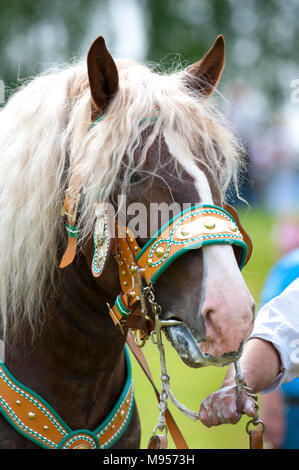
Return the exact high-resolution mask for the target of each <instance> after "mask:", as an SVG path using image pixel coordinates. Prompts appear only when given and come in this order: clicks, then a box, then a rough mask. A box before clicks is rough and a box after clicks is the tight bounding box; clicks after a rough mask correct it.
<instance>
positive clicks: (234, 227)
mask: <svg viewBox="0 0 299 470" xmlns="http://www.w3.org/2000/svg"><path fill="white" fill-rule="evenodd" d="M228 228H229V229H230V230H231V231H232V232H236V231H237V227H236V226H235V225H234V224H229V226H228Z"/></svg>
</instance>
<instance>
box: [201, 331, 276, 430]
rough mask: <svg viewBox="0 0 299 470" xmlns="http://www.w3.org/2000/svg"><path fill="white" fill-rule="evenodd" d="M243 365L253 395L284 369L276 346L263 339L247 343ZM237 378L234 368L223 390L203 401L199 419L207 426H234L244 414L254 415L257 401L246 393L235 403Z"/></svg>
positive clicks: (226, 378) (223, 385) (266, 386)
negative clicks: (229, 424) (225, 424)
mask: <svg viewBox="0 0 299 470" xmlns="http://www.w3.org/2000/svg"><path fill="white" fill-rule="evenodd" d="M240 366H241V370H242V373H243V376H244V379H245V382H246V384H247V386H248V387H250V388H251V389H252V391H253V392H254V393H257V392H260V391H261V390H265V389H266V388H268V387H270V386H271V384H273V382H274V381H275V379H276V377H277V376H278V375H279V372H280V369H281V363H280V357H279V354H278V352H277V351H276V349H275V348H274V346H273V345H272V344H271V343H269V342H268V341H264V340H262V339H260V338H252V339H250V340H249V341H248V342H247V343H246V344H245V346H244V352H243V355H242V357H241V359H240ZM234 377H235V368H234V366H231V367H230V369H229V370H228V373H227V375H226V377H225V380H224V382H223V384H222V387H221V388H220V390H218V391H217V392H215V393H212V394H211V395H209V396H208V397H207V398H206V399H205V400H204V401H203V402H202V404H201V407H200V412H199V418H200V420H201V422H202V423H203V424H205V425H206V426H208V427H210V426H218V425H219V424H224V423H231V424H235V423H237V422H238V421H239V420H240V418H241V416H242V414H247V415H248V416H251V417H253V416H254V415H255V405H254V401H253V400H252V398H250V397H248V396H247V394H246V393H245V392H242V393H241V394H240V396H239V398H238V401H236V384H235V379H234Z"/></svg>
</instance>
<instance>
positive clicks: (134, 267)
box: [130, 264, 136, 273]
mask: <svg viewBox="0 0 299 470" xmlns="http://www.w3.org/2000/svg"><path fill="white" fill-rule="evenodd" d="M135 271H136V266H134V264H132V266H131V267H130V273H135Z"/></svg>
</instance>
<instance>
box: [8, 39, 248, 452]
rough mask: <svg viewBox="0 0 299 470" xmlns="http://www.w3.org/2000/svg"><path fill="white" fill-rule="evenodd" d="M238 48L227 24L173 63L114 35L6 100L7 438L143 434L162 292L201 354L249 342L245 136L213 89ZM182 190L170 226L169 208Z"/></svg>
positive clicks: (185, 349) (179, 333)
mask: <svg viewBox="0 0 299 470" xmlns="http://www.w3.org/2000/svg"><path fill="white" fill-rule="evenodd" d="M224 61H225V42H224V38H223V36H222V35H220V36H218V37H217V39H216V41H215V42H214V44H213V46H212V47H211V48H210V49H209V50H208V52H207V53H206V54H205V55H204V57H203V58H202V59H201V60H199V61H198V62H196V63H194V64H192V65H190V66H188V67H186V68H184V69H178V70H175V71H172V73H162V72H161V73H158V72H157V71H155V69H154V67H152V68H150V67H148V66H146V65H144V64H139V63H136V62H134V61H132V60H128V59H114V58H113V57H112V56H111V54H110V52H109V51H108V49H107V47H106V43H105V40H104V38H103V37H101V36H99V37H98V38H97V39H96V40H95V41H94V42H93V43H92V45H91V46H90V49H89V51H88V54H87V60H83V61H78V62H76V63H73V64H71V65H70V64H66V65H65V66H63V67H60V68H59V67H57V68H54V67H53V68H52V69H50V70H48V71H47V72H45V73H42V74H40V75H38V76H37V77H34V78H32V79H31V80H29V81H28V82H26V83H24V85H23V86H21V87H20V89H19V90H18V91H16V92H15V93H14V94H13V95H12V96H11V97H10V99H9V101H8V103H7V104H6V105H5V107H4V108H3V109H2V110H1V113H0V122H1V136H0V150H1V151H0V155H1V158H0V218H1V223H2V228H1V232H0V252H1V256H0V279H1V287H0V289H1V290H0V299H1V330H2V337H3V340H4V344H5V364H2V365H1V368H0V409H1V414H0V448H7V449H17V448H21V449H35V448H39V447H45V448H50V449H57V448H64V449H66V448H68V449H71V448H77V449H80V448H101V449H105V448H112V449H136V448H138V447H139V446H140V421H139V415H138V411H137V408H136V404H135V401H134V390H133V383H132V379H131V369H130V360H129V355H128V351H127V349H126V347H125V344H126V339H127V335H128V332H129V331H131V330H132V329H133V330H134V331H135V332H139V333H140V332H141V334H139V336H138V335H137V336H136V341H137V342H138V341H141V340H143V339H144V336H146V335H145V333H144V332H145V331H146V328H147V327H149V325H152V324H153V323H154V320H155V319H154V317H153V313H152V312H153V310H151V309H150V306H151V307H152V305H153V304H155V305H159V306H161V308H160V309H159V311H158V313H159V315H160V319H161V321H165V324H166V325H167V328H166V330H165V331H166V334H167V338H168V340H169V341H170V342H171V344H172V346H173V347H174V348H175V349H176V351H177V353H178V356H179V357H180V358H181V359H182V360H183V361H184V362H185V363H186V364H187V365H188V366H190V367H202V366H210V365H216V366H221V365H223V364H227V363H229V362H233V361H236V360H237V359H238V358H239V357H240V355H241V352H242V345H243V343H244V341H245V340H246V338H247V337H248V335H249V333H250V331H251V329H252V325H253V318H254V301H253V298H252V296H251V294H250V292H249V290H248V288H247V286H246V284H245V281H244V279H243V276H242V274H241V271H240V253H241V254H242V256H243V264H244V247H245V242H244V239H245V235H244V234H243V235H242V233H241V228H240V227H239V224H238V222H236V216H235V217H233V216H232V215H231V214H230V213H229V211H228V209H227V207H228V206H225V197H226V194H227V188H228V187H229V184H230V182H231V181H233V182H235V183H236V184H237V178H238V176H237V175H238V171H239V167H240V165H241V164H242V155H241V154H242V148H241V146H240V142H239V139H238V138H237V136H236V135H235V133H234V132H233V131H232V130H231V129H230V127H229V125H228V124H227V122H226V121H225V119H224V116H223V115H222V113H221V112H220V111H219V110H218V107H217V106H216V104H215V102H214V101H213V97H212V95H213V94H214V91H215V89H216V87H217V85H218V82H219V80H220V77H221V74H222V71H223V68H224ZM120 196H121V197H120ZM124 200H125V201H124ZM105 203H106V204H107V208H106V207H105ZM108 204H109V206H108ZM172 204H177V205H179V207H180V211H179V212H178V213H176V214H174V216H173V217H172V218H171V222H170V221H169V220H168V218H167V224H166V225H167V227H166V228H165V226H164V225H163V221H162V218H163V217H162V216H161V213H162V212H161V211H160V215H159V214H158V212H159V211H158V210H157V208H159V207H161V205H162V206H163V205H164V207H167V208H169V207H171V206H172ZM184 204H185V205H189V206H188V207H189V208H187V209H186V208H185V209H184V210H183V211H182V210H181V208H182V207H186V206H184ZM152 205H154V207H155V208H156V209H155V210H151V208H152ZM125 206H126V208H127V209H124V207H125ZM136 207H138V208H139V207H142V208H143V209H144V210H139V213H138V224H137V223H136ZM190 207H191V209H190ZM129 208H130V210H129ZM225 208H226V209H225ZM61 210H62V212H61ZM113 210H114V211H115V212H114V214H113V213H112V212H113ZM120 214H122V221H121V222H119V223H118V225H119V227H125V233H124V235H123V237H121V236H117V235H113V234H112V232H113V229H114V225H115V220H116V218H117V219H119V217H118V216H119V215H120ZM213 217H214V218H213ZM169 219H170V217H169ZM153 220H154V221H153ZM215 220H216V225H217V224H218V223H219V224H220V225H221V224H222V225H221V227H222V228H221V229H220V232H221V237H220V238H219V231H218V232H217V227H216V228H215ZM164 222H165V221H164ZM177 223H180V224H181V223H184V224H185V225H184V224H183V225H180V226H179V227H180V230H181V231H180V232H178V231H177V230H178V229H177V228H175V230H176V232H175V233H176V234H177V235H176V237H177V238H176V239H173V241H172V244H171V246H170V247H167V246H166V245H165V243H166V242H165V240H168V238H167V237H166V238H165V237H164V238H163V236H162V235H163V234H164V232H165V230H167V229H169V230H170V229H171V228H173V230H174V227H177V226H178V225H177ZM200 224H201V227H203V225H202V224H204V226H205V228H204V229H203V228H201V231H203V230H204V231H205V236H204V242H203V238H201V239H200V242H198V243H197V244H194V240H195V239H196V240H197V239H198V237H197V235H198V231H199V228H198V227H199V225H200ZM227 224H228V225H227ZM150 225H154V226H155V229H153V230H152V232H154V233H157V234H158V235H157V236H154V237H153V233H150V230H149V227H150ZM184 227H185V230H183V228H184ZM186 227H187V229H188V230H187V231H186ZM224 227H225V228H224ZM228 227H230V228H228ZM66 228H67V230H66ZM141 229H142V230H141ZM173 230H172V232H171V233H172V234H173V233H174V232H173ZM190 230H191V233H192V234H193V235H194V234H195V235H194V237H193V238H192V237H191V238H190V236H189V232H190ZM208 232H209V233H210V232H211V233H212V235H210V234H209V233H208ZM224 232H225V234H224V235H223V233H224ZM226 232H229V233H226ZM159 237H160V238H159ZM168 237H169V233H168ZM213 237H214V238H213ZM157 240H158V241H157ZM187 242H188V243H189V245H188V246H187V245H186V243H187ZM155 243H159V246H158V247H156V245H155ZM163 243H164V245H163ZM120 247H121V249H120ZM246 247H247V248H248V243H247V245H246ZM189 248H190V249H189ZM124 250H127V251H125V254H126V253H128V255H127V258H126V257H125V256H124V255H123V254H122V253H121V252H123V251H124ZM169 250H170V251H169ZM171 250H174V251H173V252H172V251H171ZM175 250H177V251H175ZM166 251H167V253H166ZM149 252H151V255H150V257H149V256H148V255H146V254H148V253H149ZM168 253H172V254H171V256H172V258H171V262H170V258H169V256H168ZM145 255H146V256H147V258H146V259H145V261H144V264H143V265H142V268H140V266H141V264H142V262H143V261H142V260H143V258H144V257H145ZM164 256H165V257H166V258H167V256H168V258H167V260H166V261H167V262H166V263H164V261H163V263H162V258H163V257H164ZM245 258H246V253H245ZM163 259H164V258H163ZM62 260H63V261H62ZM138 260H140V263H139V261H138ZM161 263H162V264H161ZM132 265H133V268H132ZM162 267H163V269H162ZM139 268H140V269H139ZM160 268H161V269H160ZM148 270H149V271H150V274H149V278H148V282H147V283H146V284H147V289H148V290H147V291H146V290H145V287H146V286H145V273H147V272H148ZM151 270H152V271H151ZM158 270H159V272H158ZM132 283H133V284H134V285H133V284H132ZM126 286H128V288H130V290H129V291H128V288H127V287H126ZM153 286H154V288H155V291H154V296H155V297H154V300H155V302H153V297H152V305H150V304H149V300H150V297H149V295H145V293H146V292H147V294H149V293H150V289H152V288H153ZM126 289H127V290H126ZM120 292H122V295H119V293H120ZM124 292H125V294H124ZM151 292H152V293H153V290H151ZM116 299H118V301H117V302H116ZM115 305H116V307H117V308H116V307H115ZM145 310H146V312H147V315H143V314H144V313H145ZM136 312H137V313H136ZM109 313H110V315H109ZM132 319H133V320H134V321H133V320H132ZM130 321H131V323H130ZM138 322H139V323H138ZM167 322H168V323H167ZM138 325H139V326H138ZM149 329H150V327H149Z"/></svg>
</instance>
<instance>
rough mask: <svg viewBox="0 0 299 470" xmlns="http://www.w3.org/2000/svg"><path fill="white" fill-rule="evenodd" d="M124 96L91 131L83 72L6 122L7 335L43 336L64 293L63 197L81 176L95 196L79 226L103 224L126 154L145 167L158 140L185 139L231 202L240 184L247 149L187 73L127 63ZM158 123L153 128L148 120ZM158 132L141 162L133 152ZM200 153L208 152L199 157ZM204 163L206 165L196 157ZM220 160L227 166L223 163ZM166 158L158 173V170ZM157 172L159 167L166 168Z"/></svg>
mask: <svg viewBox="0 0 299 470" xmlns="http://www.w3.org/2000/svg"><path fill="white" fill-rule="evenodd" d="M116 64H117V68H118V72H119V82H120V86H119V91H118V92H117V94H116V96H115V97H114V99H113V100H112V101H111V104H110V105H109V107H108V110H107V112H106V114H105V118H104V119H102V120H101V121H100V122H98V123H97V124H96V125H95V126H94V127H93V128H92V129H90V130H89V131H88V127H89V125H90V91H89V86H88V82H87V70H86V65H85V64H83V63H79V64H75V65H72V66H68V67H66V68H64V69H63V70H54V71H51V72H50V73H47V74H44V75H41V76H39V77H37V78H35V79H34V80H32V81H31V82H30V83H29V84H26V85H25V86H24V87H23V88H22V89H21V90H20V91H18V92H17V93H15V94H14V95H13V96H12V97H11V99H10V100H9V102H8V104H7V105H6V106H5V108H4V109H3V110H2V111H1V112H0V126H1V135H0V220H1V231H0V301H1V304H0V305H1V316H2V323H3V329H4V333H5V331H6V330H8V329H9V330H10V331H14V332H17V331H18V330H19V329H20V327H21V325H22V324H23V321H26V322H29V324H30V325H31V327H32V329H33V330H34V331H36V330H37V327H38V325H39V324H42V322H43V315H42V312H43V311H44V308H45V306H46V303H47V299H48V298H49V295H54V293H55V283H56V279H57V269H58V268H57V266H58V264H59V260H58V259H57V246H58V244H59V242H60V243H61V240H62V235H63V230H64V226H63V223H62V220H61V215H60V212H61V206H62V203H63V200H64V190H65V188H66V187H67V186H69V185H71V184H72V182H74V180H75V179H76V178H77V176H78V175H80V178H81V183H82V184H84V186H85V189H86V197H85V198H84V207H83V210H82V215H81V220H80V226H81V227H82V228H83V238H84V236H85V235H86V234H89V233H90V232H91V230H92V227H93V224H94V210H93V204H94V202H95V201H96V200H97V198H98V197H99V198H100V199H101V200H102V201H107V200H109V198H110V197H111V195H112V194H113V191H114V189H115V181H116V175H117V174H118V172H119V170H120V167H121V164H122V161H123V156H124V154H126V155H127V159H128V169H127V171H126V173H125V175H124V178H123V181H122V188H121V192H122V194H125V193H126V190H127V188H128V185H129V179H130V175H131V173H132V171H133V170H134V169H136V166H137V167H140V168H141V167H142V165H143V163H144V160H145V156H146V152H147V150H148V148H149V147H150V145H151V144H152V143H153V142H154V141H155V139H156V138H157V137H161V136H163V134H164V133H165V132H167V133H168V135H171V133H173V134H178V135H179V136H180V138H181V139H183V141H184V144H185V145H186V146H187V147H188V148H189V149H190V151H191V153H192V155H194V159H195V160H200V162H201V164H204V165H205V166H206V168H207V171H212V172H213V173H216V172H218V173H219V174H220V179H219V185H220V187H221V191H222V194H223V197H224V194H225V190H226V188H227V186H228V184H229V182H230V181H231V179H233V180H235V181H236V178H237V168H238V165H239V162H240V148H239V143H238V140H237V139H236V137H235V136H234V134H233V133H232V132H231V131H230V130H229V129H228V127H227V126H226V124H225V123H224V121H223V117H222V116H221V114H220V113H219V112H218V111H217V110H215V108H214V106H213V105H212V100H211V99H206V98H201V97H200V96H199V94H198V93H196V92H195V91H193V92H192V91H191V90H190V89H188V88H187V86H186V72H184V71H178V72H175V73H172V74H170V75H167V74H165V75H160V74H157V73H154V72H153V71H152V70H150V69H149V68H147V67H145V66H143V65H139V64H136V63H134V62H132V61H128V60H117V61H116ZM153 115H156V116H157V120H156V121H155V122H154V123H153V122H151V120H149V119H144V118H146V117H149V118H150V117H152V116H153ZM149 125H151V130H150V132H149V133H148V137H147V140H146V143H145V145H144V148H143V151H142V154H141V155H140V157H139V161H138V162H136V158H134V152H135V150H136V148H137V147H138V144H139V143H140V139H141V133H142V131H143V130H144V129H145V128H146V127H148V126H149ZM198 148H200V149H201V152H200V155H198ZM195 155H197V156H195ZM220 157H221V158H220ZM158 160H159V159H158V158H157V163H158ZM157 167H158V165H157Z"/></svg>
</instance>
